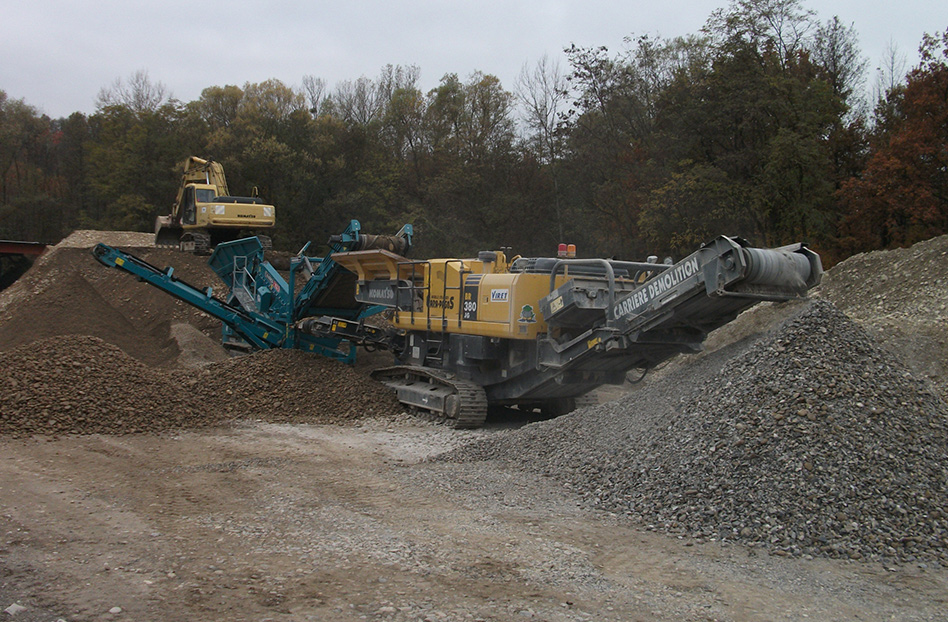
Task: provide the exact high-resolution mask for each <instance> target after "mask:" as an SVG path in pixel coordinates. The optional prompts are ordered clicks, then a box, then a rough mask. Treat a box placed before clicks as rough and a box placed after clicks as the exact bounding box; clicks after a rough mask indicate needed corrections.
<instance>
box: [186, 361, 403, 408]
mask: <svg viewBox="0 0 948 622" xmlns="http://www.w3.org/2000/svg"><path fill="white" fill-rule="evenodd" d="M191 390H193V391H194V392H195V394H196V395H197V397H198V399H199V400H200V401H201V402H202V403H204V404H206V405H207V407H208V408H212V409H214V410H216V411H219V412H222V413H225V414H227V415H228V416H232V417H247V418H251V419H263V420H266V421H271V422H279V423H345V422H347V421H352V420H354V419H359V418H362V417H374V416H378V417H385V416H394V415H397V414H399V413H401V412H402V411H403V410H404V408H403V407H402V406H401V404H399V402H398V400H396V399H395V394H394V392H393V391H392V390H390V389H388V388H386V387H384V386H382V385H381V384H379V383H378V382H376V381H374V380H372V379H370V378H369V377H368V376H366V375H365V374H363V373H360V372H358V371H356V370H354V369H352V368H351V367H349V366H348V365H346V364H344V363H340V362H339V361H333V360H330V359H326V358H321V357H317V356H314V355H312V354H307V353H306V352H302V351H300V350H266V351H261V352H255V353H253V354H250V355H248V356H240V357H236V358H233V359H230V360H228V361H224V362H221V363H214V364H212V365H209V366H207V367H205V368H203V369H202V371H201V374H200V376H198V377H197V378H196V379H194V380H192V381H191Z"/></svg>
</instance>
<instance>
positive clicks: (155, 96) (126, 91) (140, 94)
mask: <svg viewBox="0 0 948 622" xmlns="http://www.w3.org/2000/svg"><path fill="white" fill-rule="evenodd" d="M170 97H171V94H170V93H169V92H168V89H167V88H166V87H165V85H164V84H162V83H161V82H156V83H153V82H152V81H151V80H150V79H149V78H148V72H147V71H146V70H144V69H139V70H138V71H136V72H135V73H133V74H132V75H131V76H129V77H128V79H127V80H122V78H116V79H115V81H114V82H112V84H111V85H110V86H107V87H103V88H102V89H100V90H99V95H98V97H96V107H97V108H98V109H100V110H101V109H103V108H107V107H109V106H125V107H126V108H128V109H129V110H131V111H132V112H134V113H135V114H137V115H140V114H143V113H146V112H154V111H156V110H158V108H159V107H160V106H161V105H162V104H164V103H166V102H167V101H168V100H169V99H170Z"/></svg>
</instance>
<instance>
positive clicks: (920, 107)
mask: <svg viewBox="0 0 948 622" xmlns="http://www.w3.org/2000/svg"><path fill="white" fill-rule="evenodd" d="M920 52H921V58H922V61H921V64H920V65H919V66H918V67H917V68H916V69H914V70H912V71H911V72H910V73H909V74H908V76H907V81H906V84H905V85H904V87H901V88H896V89H894V90H892V91H890V93H889V94H888V101H886V102H881V104H882V105H880V109H886V110H891V111H894V113H893V117H894V118H891V119H889V118H887V119H885V120H884V121H885V122H884V123H880V124H879V125H880V126H881V127H883V128H884V130H883V131H882V132H881V134H880V135H879V136H877V137H876V139H875V141H874V143H873V146H872V148H871V152H870V156H869V160H868V163H867V165H866V168H865V170H864V171H863V173H862V174H861V175H859V176H858V177H853V178H852V179H850V180H849V181H847V182H846V183H845V184H843V186H842V188H841V189H840V191H839V199H840V201H841V202H842V204H843V206H844V210H845V216H844V219H843V222H842V223H841V227H840V228H841V231H840V233H841V235H840V243H841V245H842V246H843V248H844V250H845V251H847V252H848V253H855V252H861V251H866V250H871V249H875V248H893V247H898V246H908V245H910V244H914V243H915V242H919V241H921V240H925V239H928V238H930V237H933V236H936V235H941V234H945V233H948V30H946V31H945V32H944V34H942V35H939V36H932V35H925V37H924V39H923V41H922V45H921V48H920Z"/></svg>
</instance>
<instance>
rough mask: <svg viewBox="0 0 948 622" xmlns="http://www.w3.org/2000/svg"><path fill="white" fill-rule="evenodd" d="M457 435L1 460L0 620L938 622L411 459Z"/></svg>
mask: <svg viewBox="0 0 948 622" xmlns="http://www.w3.org/2000/svg"><path fill="white" fill-rule="evenodd" d="M500 427H501V426H499V424H495V425H494V426H492V427H490V428H488V429H487V430H485V431H482V432H478V433H476V434H480V435H484V434H491V433H496V432H497V431H498V430H499V429H500ZM471 434H472V433H471V432H462V431H454V430H449V429H446V428H444V427H442V426H438V425H435V424H418V423H415V422H413V421H411V420H408V419H406V420H404V421H400V422H395V423H390V422H377V421H376V422H367V423H365V424H364V425H363V426H361V427H335V426H299V425H274V424H263V423H248V424H247V425H245V426H240V427H237V428H228V429H219V430H210V431H201V432H186V433H180V434H176V435H165V436H154V435H131V436H120V437H113V436H87V437H73V438H64V439H58V440H49V439H35V440H30V441H0V481H2V487H0V505H2V507H3V511H2V514H0V530H2V534H3V540H2V548H0V558H2V559H3V563H2V570H0V572H2V575H0V586H2V587H0V597H2V598H3V600H2V601H0V604H2V605H3V606H4V607H6V606H7V605H9V604H13V603H16V604H17V605H19V606H20V607H24V608H25V610H24V611H21V612H20V613H18V614H16V615H15V616H12V617H13V618H15V619H16V620H29V621H33V620H37V621H38V620H49V621H52V620H56V619H64V620H190V621H196V622H200V621H204V620H208V621H210V620H274V621H276V620H498V621H500V620H524V619H536V620H551V621H552V620H734V621H743V620H807V619H810V620H943V619H948V613H946V611H948V602H946V601H948V571H946V569H944V568H935V567H923V566H920V565H913V566H900V567H897V568H889V569H887V568H884V567H882V566H879V565H874V564H867V563H853V562H841V561H834V560H826V559H786V558H780V557H772V556H769V555H767V554H766V553H763V552H761V553H758V552H757V551H755V550H754V549H748V548H745V547H740V546H735V545H728V546H722V545H720V544H719V543H715V542H703V543H696V542H693V541H688V540H682V539H677V538H674V537H671V536H667V535H661V534H658V533H654V532H650V531H649V530H648V529H646V528H643V527H640V526H635V525H633V524H630V523H628V522H626V521H624V520H623V519H622V518H621V517H615V516H612V515H609V514H606V513H601V512H597V511H592V510H589V509H587V508H585V507H583V506H582V505H580V504H579V502H578V501H577V499H575V498H573V497H571V496H570V495H569V494H568V493H566V492H565V491H564V490H563V489H562V488H560V487H557V486H555V485H553V484H552V483H550V482H547V481H544V480H542V479H539V480H538V479H536V478H535V477H528V476H525V475H523V474H522V473H518V472H512V471H509V470H505V469H501V468H497V467H496V466H495V465H491V464H490V463H487V464H483V465H463V466H462V465H455V464H441V463H427V462H425V461H424V457H425V456H427V455H429V454H431V453H435V452H439V451H443V450H444V449H446V448H448V447H450V446H452V445H455V444H457V443H459V442H461V441H463V440H465V439H467V438H469V437H470V435H471ZM0 615H6V614H0Z"/></svg>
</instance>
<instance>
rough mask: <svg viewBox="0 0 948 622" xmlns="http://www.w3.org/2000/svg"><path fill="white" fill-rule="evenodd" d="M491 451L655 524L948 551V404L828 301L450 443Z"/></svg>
mask: <svg viewBox="0 0 948 622" xmlns="http://www.w3.org/2000/svg"><path fill="white" fill-rule="evenodd" d="M670 396H675V397H674V398H671V399H670ZM493 458H496V459H501V460H504V461H511V462H514V463H516V464H518V465H520V466H522V467H524V468H529V469H535V470H539V471H540V472H542V473H545V474H547V475H550V476H552V477H555V478H558V479H561V480H563V481H565V482H566V483H567V484H568V485H569V486H570V487H572V488H574V489H575V490H577V491H579V492H581V493H582V494H584V495H586V496H588V497H589V498H590V499H591V500H592V501H594V502H595V503H597V504H599V505H600V506H602V507H605V508H608V509H611V510H617V511H621V512H624V513H628V514H630V515H632V516H634V517H636V518H638V519H640V520H641V521H643V522H645V523H646V524H649V525H653V526H654V527H655V528H658V529H663V530H668V531H672V532H677V533H687V534H690V535H693V536H695V537H699V538H713V539H729V540H740V541H743V542H746V543H749V544H753V545H757V546H763V547H766V548H768V549H770V550H772V551H775V552H778V553H780V554H788V555H803V554H810V555H827V556H834V557H839V556H848V557H852V558H855V559H859V558H870V559H883V558H889V559H900V560H913V559H923V558H924V559H938V560H940V561H942V562H943V563H948V471H946V469H945V465H946V464H948V407H946V405H945V403H944V402H943V401H942V400H941V399H940V398H939V397H938V396H936V395H935V394H934V393H933V392H932V391H931V386H930V385H929V384H928V383H927V382H925V381H924V380H920V379H918V378H916V377H914V376H913V374H912V373H911V372H910V371H909V370H908V369H906V368H905V367H904V366H902V365H901V364H899V363H897V362H893V360H892V356H891V355H890V354H889V353H888V352H886V351H884V350H883V349H881V348H880V347H878V346H877V345H876V344H875V342H874V340H873V339H872V338H871V337H870V336H869V335H868V334H867V333H866V332H865V331H863V330H862V329H860V328H859V327H858V326H857V325H855V324H854V323H853V322H852V321H851V320H849V319H848V318H847V317H846V316H845V315H843V314H842V313H840V312H839V311H838V310H837V309H835V308H834V307H833V305H832V304H830V303H828V302H826V301H815V302H814V303H813V304H811V305H808V306H806V307H805V308H804V309H803V310H802V311H801V312H800V314H799V315H798V316H797V317H795V318H793V319H791V320H789V321H787V322H786V323H784V324H783V325H782V326H781V327H779V328H778V329H776V330H775V331H774V332H773V333H772V334H771V335H770V336H768V337H766V338H763V339H760V340H757V341H753V342H752V343H750V344H741V343H738V344H734V345H733V346H731V347H730V348H723V349H722V350H719V351H718V353H716V354H715V355H712V356H709V357H706V358H705V359H704V360H703V361H702V362H701V363H700V364H699V365H696V367H695V368H693V369H687V368H682V369H681V370H679V371H678V372H676V373H673V374H670V375H668V376H667V377H666V378H663V379H662V380H661V381H659V382H656V383H653V384H652V385H651V386H649V387H648V388H646V389H645V390H643V391H641V392H639V393H636V394H633V395H632V396H630V397H629V398H627V399H625V400H620V401H617V402H613V403H611V404H606V405H603V406H600V407H597V408H594V409H589V410H585V411H579V412H577V413H574V414H573V415H571V416H568V417H563V418H560V419H556V420H553V421H549V422H543V423H540V424H534V425H531V426H527V427H525V428H523V429H522V430H520V431H517V432H514V433H512V434H510V435H509V436H506V437H504V438H502V439H500V440H499V441H495V440H489V441H485V442H483V443H481V444H478V445H475V446H471V447H469V448H465V449H462V450H459V451H458V452H456V453H454V454H452V455H450V459H453V460H472V459H477V460H480V459H493Z"/></svg>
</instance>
